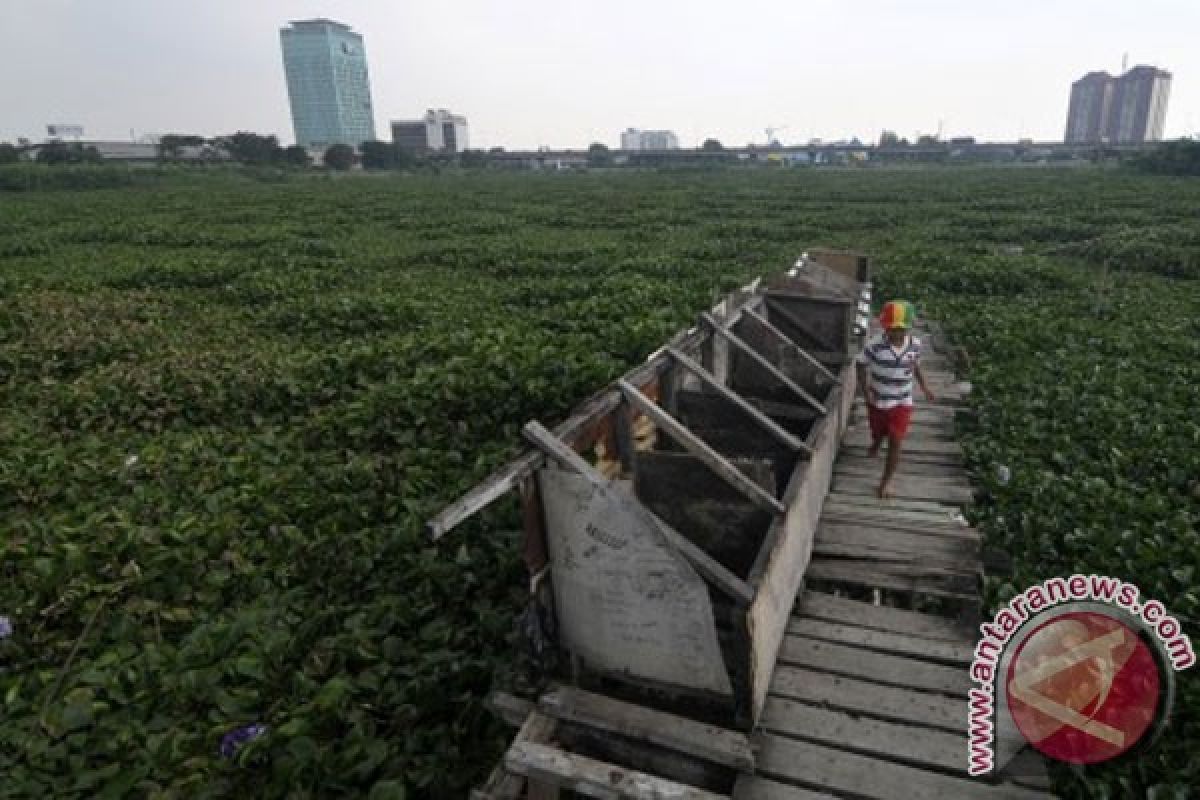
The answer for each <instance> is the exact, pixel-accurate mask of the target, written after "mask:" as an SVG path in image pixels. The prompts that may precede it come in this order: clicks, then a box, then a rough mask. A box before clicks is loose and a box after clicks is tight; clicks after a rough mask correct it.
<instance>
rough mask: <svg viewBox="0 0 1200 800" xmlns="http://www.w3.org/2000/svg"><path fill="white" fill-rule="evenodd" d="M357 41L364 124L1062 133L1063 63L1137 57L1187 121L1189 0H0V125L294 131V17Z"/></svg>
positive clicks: (750, 132) (1188, 130)
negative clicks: (366, 73) (1156, 73)
mask: <svg viewBox="0 0 1200 800" xmlns="http://www.w3.org/2000/svg"><path fill="white" fill-rule="evenodd" d="M315 16H326V17H331V18H333V19H337V20H339V21H341V22H345V23H347V24H349V25H351V26H353V27H354V28H355V29H356V30H357V31H358V32H359V33H361V34H363V36H364V37H365V39H366V50H367V57H368V60H369V64H370V71H371V90H372V95H373V99H374V103H375V113H376V126H377V127H376V130H377V134H378V135H379V136H380V138H389V133H388V129H387V127H386V126H387V122H388V120H389V119H394V118H409V117H415V116H419V115H420V114H422V113H423V112H424V110H425V109H426V108H429V107H438V108H449V109H451V110H453V111H455V112H457V113H461V114H465V115H466V116H467V118H468V119H469V121H470V126H471V134H470V135H471V144H472V146H476V147H491V146H495V145H500V146H504V147H508V148H510V149H514V148H533V147H537V146H539V145H547V146H551V147H586V146H587V145H588V144H589V143H590V142H593V141H602V142H606V143H608V144H609V145H613V146H615V145H617V144H618V143H619V134H620V131H621V130H623V129H624V128H626V127H631V126H632V127H641V128H669V129H671V130H674V131H675V132H676V133H678V134H679V137H680V139H681V144H683V145H684V146H696V145H698V144H699V143H700V142H701V141H703V139H704V138H705V137H708V136H714V137H716V138H718V139H720V140H721V141H722V142H724V143H725V144H728V145H735V144H745V143H747V142H750V141H755V142H761V141H763V139H764V138H765V134H764V132H763V129H764V128H765V127H767V126H768V125H772V126H777V127H783V126H786V130H784V131H782V132H780V133H779V134H778V136H779V138H780V139H781V140H783V141H784V142H789V143H790V142H805V141H807V140H808V139H810V138H812V137H820V138H824V139H839V138H849V137H851V136H858V137H859V138H861V139H863V140H864V141H867V140H870V141H874V140H875V139H876V138H877V137H878V135H879V132H880V130H881V129H883V128H889V129H894V130H896V131H897V132H898V133H899V134H900V135H902V136H909V137H911V136H914V135H915V134H916V133H917V132H922V133H935V132H937V130H938V125H939V120H940V121H943V124H944V132H945V134H946V135H947V136H952V135H974V136H976V137H977V138H979V139H981V140H982V139H991V140H1014V139H1016V138H1018V137H1025V136H1028V137H1033V138H1035V139H1044V140H1053V139H1061V138H1062V135H1063V128H1064V125H1065V122H1066V112H1067V98H1068V93H1069V91H1070V84H1071V81H1073V80H1075V79H1076V78H1078V77H1079V76H1081V75H1082V74H1083V73H1085V72H1087V71H1089V70H1093V69H1107V70H1109V71H1113V72H1116V71H1119V69H1120V65H1121V58H1122V55H1123V54H1124V53H1128V54H1129V64H1130V66H1133V65H1135V64H1139V63H1148V64H1154V65H1156V66H1159V67H1162V68H1164V69H1167V70H1169V71H1171V72H1172V73H1173V74H1174V81H1173V84H1172V87H1171V100H1170V105H1169V107H1168V112H1167V127H1166V134H1167V136H1168V137H1173V136H1179V135H1183V134H1192V133H1194V132H1196V131H1200V45H1198V44H1197V35H1198V34H1200V2H1197V0H1174V1H1172V0H1121V1H1120V2H1110V1H1109V0H1007V1H1006V2H998V3H993V2H987V3H984V2H980V1H979V0H900V1H898V2H883V0H859V1H858V2H833V0H790V1H788V0H770V1H768V0H739V2H719V1H718V0H690V1H688V2H684V0H607V1H606V2H583V0H456V1H455V2H446V3H441V2H436V0H426V1H425V2H419V1H418V0H413V1H412V2H399V1H398V0H324V1H323V2H318V0H206V1H205V2H183V0H0V140H12V139H15V138H16V137H18V136H28V137H30V138H33V139H35V140H36V139H41V138H42V137H43V136H44V135H45V125H46V124H47V123H67V124H72V123H73V124H81V125H84V126H85V128H86V135H87V137H88V138H122V139H127V138H128V137H129V132H130V130H131V129H133V130H134V131H136V133H137V134H138V135H141V134H144V133H166V132H187V133H201V134H205V135H214V134H218V133H228V132H232V131H235V130H253V131H258V132H262V133H275V134H278V135H279V136H280V138H281V139H283V140H284V142H285V143H290V142H291V141H292V140H293V134H292V126H291V119H290V116H289V112H288V102H287V89H286V86H285V83H284V77H283V64H282V58H281V56H280V51H279V28H280V27H281V26H282V25H283V24H285V23H286V22H287V21H288V20H291V19H304V18H309V17H315Z"/></svg>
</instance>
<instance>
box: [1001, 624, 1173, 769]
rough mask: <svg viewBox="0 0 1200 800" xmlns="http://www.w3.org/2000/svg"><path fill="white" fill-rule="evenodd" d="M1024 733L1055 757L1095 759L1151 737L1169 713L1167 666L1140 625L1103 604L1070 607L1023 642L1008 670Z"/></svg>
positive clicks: (1078, 761) (1014, 713) (1086, 761)
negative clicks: (1078, 608) (1129, 622)
mask: <svg viewBox="0 0 1200 800" xmlns="http://www.w3.org/2000/svg"><path fill="white" fill-rule="evenodd" d="M1005 683H1006V686H1007V689H1008V692H1007V694H1008V706H1009V711H1010V712H1011V714H1012V718H1013V721H1014V722H1015V723H1016V725H1017V728H1018V730H1020V732H1021V734H1022V735H1023V736H1024V737H1025V738H1026V739H1027V740H1028V741H1029V742H1030V743H1031V744H1032V745H1033V746H1034V747H1036V748H1037V749H1038V750H1040V751H1041V752H1042V753H1044V754H1045V755H1047V756H1050V757H1051V758H1055V759H1058V760H1060V761H1066V762H1070V763H1074V764H1096V763H1099V762H1101V761H1108V760H1109V759H1112V758H1116V757H1117V756H1119V755H1121V754H1123V753H1126V752H1128V751H1129V750H1131V749H1132V748H1134V747H1136V746H1137V745H1138V744H1139V743H1141V742H1143V741H1144V740H1146V739H1148V738H1149V737H1150V735H1151V734H1152V732H1153V729H1154V727H1155V722H1156V721H1158V720H1159V719H1160V718H1161V717H1162V716H1163V714H1164V712H1165V703H1164V698H1163V694H1164V688H1165V675H1164V672H1163V667H1162V665H1161V664H1160V662H1159V660H1158V659H1157V658H1156V656H1155V653H1154V651H1153V649H1152V648H1151V647H1150V646H1149V645H1148V644H1147V642H1146V641H1145V640H1144V639H1143V638H1142V637H1141V636H1140V635H1139V634H1138V632H1137V631H1135V630H1134V629H1133V628H1131V627H1130V626H1128V625H1127V624H1125V623H1124V622H1123V621H1121V620H1120V619H1118V618H1117V617H1116V616H1115V615H1113V614H1109V613H1105V612H1103V611H1090V610H1089V611H1069V612H1067V613H1063V614H1061V615H1058V616H1055V617H1054V618H1052V619H1050V620H1048V621H1046V622H1044V623H1042V624H1041V625H1040V626H1038V627H1037V628H1036V629H1035V630H1034V631H1033V632H1032V633H1031V634H1030V635H1029V636H1028V638H1026V639H1025V640H1024V641H1023V642H1021V644H1020V646H1019V647H1018V648H1017V650H1016V652H1015V653H1014V655H1013V658H1012V661H1011V662H1010V663H1009V667H1008V674H1007V676H1006V681H1005Z"/></svg>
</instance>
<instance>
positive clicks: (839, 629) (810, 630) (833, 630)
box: [787, 616, 975, 667]
mask: <svg viewBox="0 0 1200 800" xmlns="http://www.w3.org/2000/svg"><path fill="white" fill-rule="evenodd" d="M787 631H788V633H794V634H797V635H798V636H807V637H808V638H810V639H821V640H822V641H826V642H838V643H840V644H849V645H854V646H855V647H863V648H866V649H867V650H875V651H878V652H880V653H892V654H894V655H899V656H912V657H913V658H920V659H924V660H926V661H936V662H938V663H939V664H948V665H951V666H953V665H955V664H958V665H962V666H964V667H966V666H969V665H970V663H971V659H972V658H973V656H974V651H975V644H974V642H971V641H968V640H966V639H962V640H959V641H957V642H951V641H936V640H934V639H925V638H918V637H915V636H906V635H905V634H903V633H892V632H891V631H877V630H871V629H870V628H859V627H857V626H854V625H845V624H842V623H838V622H827V621H825V620H821V619H812V618H808V617H796V616H793V617H792V620H791V622H789V623H788V627H787Z"/></svg>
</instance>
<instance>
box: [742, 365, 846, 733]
mask: <svg viewBox="0 0 1200 800" xmlns="http://www.w3.org/2000/svg"><path fill="white" fill-rule="evenodd" d="M844 372H845V374H844V375H843V383H842V385H841V386H834V387H833V389H832V391H831V392H830V395H829V405H830V408H831V409H832V413H831V414H829V415H828V416H826V417H825V418H824V419H822V420H820V421H819V422H818V423H817V424H816V426H815V427H814V429H813V433H812V436H811V437H810V442H811V444H812V446H813V455H812V457H811V458H810V459H809V460H808V461H802V462H800V463H799V464H797V466H796V468H795V469H794V470H793V471H792V477H791V480H790V481H789V483H788V487H787V490H786V491H785V493H784V500H785V502H786V503H787V507H788V514H787V516H786V517H784V518H783V519H778V518H777V519H776V520H775V522H774V523H773V524H772V525H771V527H770V529H769V530H768V531H767V538H766V540H765V541H764V542H763V545H762V548H761V549H760V551H759V557H758V559H757V560H756V561H755V564H754V566H753V568H752V569H751V571H750V582H751V584H752V585H753V586H754V587H755V588H756V590H757V592H758V594H757V596H756V597H755V602H754V605H753V606H752V607H751V608H750V611H749V614H748V615H747V620H746V626H747V629H748V631H749V635H750V644H751V652H750V670H749V674H750V696H751V698H752V703H751V711H752V714H753V716H754V717H757V715H758V714H759V712H760V711H761V709H762V707H763V703H764V702H765V701H766V696H767V690H768V687H769V685H770V680H771V672H772V671H773V670H774V668H775V661H776V654H777V652H778V650H779V646H780V643H781V642H782V640H783V636H784V629H785V628H786V627H787V620H788V617H789V616H790V615H791V612H792V606H793V605H795V602H796V593H797V592H798V591H799V588H800V585H801V583H802V581H803V577H804V571H805V569H806V568H807V566H808V563H809V559H810V558H811V556H812V546H813V539H814V537H815V533H816V528H817V523H818V520H819V518H820V515H821V500H822V499H823V498H824V497H825V494H826V492H827V491H828V489H829V481H830V476H831V473H832V471H833V460H834V458H835V457H836V455H837V443H838V439H839V438H840V436H841V431H842V424H843V420H844V419H845V417H846V414H847V413H848V411H849V403H850V401H851V400H852V399H853V395H854V380H855V377H854V373H853V370H850V369H848V368H847V369H845V370H844Z"/></svg>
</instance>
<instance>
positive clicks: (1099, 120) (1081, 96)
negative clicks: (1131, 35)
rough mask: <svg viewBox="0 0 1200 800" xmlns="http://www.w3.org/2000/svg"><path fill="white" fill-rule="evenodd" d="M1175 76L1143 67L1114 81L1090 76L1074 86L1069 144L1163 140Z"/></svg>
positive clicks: (1101, 75)
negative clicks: (1168, 102) (1164, 125)
mask: <svg viewBox="0 0 1200 800" xmlns="http://www.w3.org/2000/svg"><path fill="white" fill-rule="evenodd" d="M1170 91H1171V73H1169V72H1166V71H1164V70H1160V69H1157V68H1155V67H1146V66H1139V67H1134V68H1133V69H1131V70H1129V71H1128V72H1126V73H1125V74H1124V75H1121V76H1120V77H1116V78H1114V77H1113V76H1112V75H1109V74H1108V73H1107V72H1089V73H1088V74H1087V75H1084V76H1083V77H1082V78H1080V79H1079V80H1077V81H1075V82H1074V83H1073V84H1071V104H1070V108H1069V110H1068V112H1067V132H1066V136H1065V137H1064V140H1065V141H1066V142H1067V144H1084V143H1090V142H1095V143H1100V142H1108V143H1111V144H1140V143H1142V142H1155V141H1158V140H1159V139H1162V132H1163V124H1164V122H1165V121H1166V116H1167V98H1168V96H1169V94H1170Z"/></svg>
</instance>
